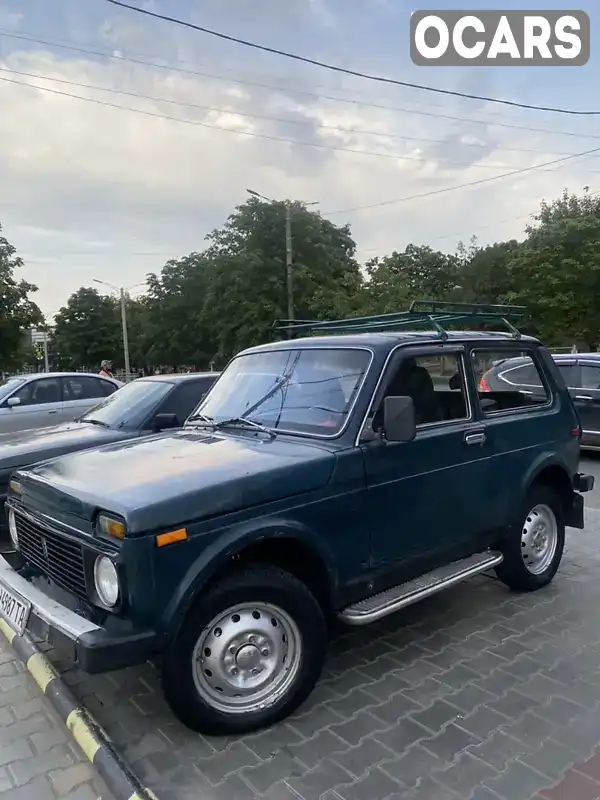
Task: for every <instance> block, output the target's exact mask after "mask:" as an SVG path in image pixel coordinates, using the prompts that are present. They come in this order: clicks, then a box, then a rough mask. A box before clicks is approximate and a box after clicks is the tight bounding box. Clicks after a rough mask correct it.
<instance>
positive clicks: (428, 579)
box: [338, 550, 504, 625]
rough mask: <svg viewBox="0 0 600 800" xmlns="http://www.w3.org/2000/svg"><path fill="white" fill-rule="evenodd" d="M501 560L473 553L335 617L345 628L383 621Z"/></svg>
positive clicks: (499, 555) (490, 553) (492, 554)
mask: <svg viewBox="0 0 600 800" xmlns="http://www.w3.org/2000/svg"><path fill="white" fill-rule="evenodd" d="M503 560H504V556H503V555H502V553H497V552H493V551H490V550H487V551H486V552H484V553H476V554H475V555H473V556H469V557H468V558H463V559H462V560H461V561H454V562H453V563H452V564H446V565H445V566H443V567H439V568H438V569H434V570H432V571H431V572H426V573H425V574H424V575H421V576H420V577H418V578H414V579H413V580H412V581H407V583H401V584H400V585H399V586H392V587H391V589H386V590H385V591H384V592H379V594H375V595H373V596H372V597H367V598H365V599H364V600H359V601H358V603H353V605H351V606H347V607H346V608H345V609H344V610H343V611H341V612H340V613H339V615H338V616H339V618H340V620H342V622H345V623H346V624H347V625H368V624H369V623H371V622H376V621H377V620H378V619H382V618H383V617H387V616H388V614H394V613H395V612H396V611H400V609H401V608H405V607H406V606H410V605H412V604H413V603H417V602H418V601H419V600H423V599H424V598H425V597H429V596H430V595H432V594H437V592H441V591H442V589H447V588H448V587H450V586H454V585H455V584H456V583H460V582H461V581H464V580H466V579H467V578H472V577H473V576H474V575H478V574H479V573H480V572H485V571H486V570H488V569H491V568H492V567H496V566H498V564H501V563H502V561H503Z"/></svg>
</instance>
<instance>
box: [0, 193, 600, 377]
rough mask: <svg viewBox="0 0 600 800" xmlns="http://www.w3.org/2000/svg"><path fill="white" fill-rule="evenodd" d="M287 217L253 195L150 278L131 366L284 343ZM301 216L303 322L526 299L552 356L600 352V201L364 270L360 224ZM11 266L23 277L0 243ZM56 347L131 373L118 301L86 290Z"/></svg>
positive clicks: (550, 209) (296, 268)
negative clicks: (578, 350) (511, 234)
mask: <svg viewBox="0 0 600 800" xmlns="http://www.w3.org/2000/svg"><path fill="white" fill-rule="evenodd" d="M286 206H287V202H281V203H270V202H263V201H261V200H259V199H257V198H252V199H251V200H249V201H248V202H247V203H244V204H242V205H240V206H238V207H237V208H236V209H235V210H234V212H233V213H232V214H231V215H230V217H229V218H228V220H227V221H226V223H225V224H224V225H223V226H222V227H221V228H219V229H217V230H215V231H213V232H212V233H211V234H209V235H208V236H207V237H206V244H205V247H204V248H203V249H201V250H200V251H198V252H193V253H190V254H189V255H187V256H184V257H183V258H179V259H172V260H170V261H168V262H167V263H166V264H165V266H164V267H163V268H162V270H161V271H160V273H159V274H151V275H149V276H148V278H147V283H148V289H147V293H146V296H145V297H144V298H143V299H142V300H138V301H134V300H131V299H129V300H128V301H127V318H128V331H129V345H130V355H131V364H132V366H134V367H137V368H139V367H141V366H144V365H162V366H166V365H170V366H172V367H174V366H177V365H180V364H196V365H197V366H199V367H200V368H207V367H208V366H209V364H210V363H211V362H212V363H215V364H216V366H217V367H222V366H224V364H225V363H226V362H227V360H228V359H229V358H230V357H231V356H232V355H234V354H235V353H236V352H237V351H239V350H241V349H243V348H246V347H250V346H253V345H256V344H260V343H261V342H265V341H269V340H272V339H273V338H275V337H276V336H277V335H278V334H276V332H275V331H274V329H273V321H274V320H275V319H277V318H285V317H287V284H286V241H285V219H286ZM289 208H290V212H291V227H292V244H293V247H292V251H293V271H292V275H293V289H294V306H295V316H296V318H297V319H327V318H332V317H348V316H354V315H356V316H360V315H363V314H377V313H389V312H393V311H399V310H403V309H405V308H407V306H408V305H409V303H410V302H411V301H412V300H414V299H433V300H448V301H450V300H454V301H463V302H473V303H502V302H516V303H519V304H523V305H525V306H527V308H528V309H529V319H528V321H527V325H528V331H529V332H532V333H535V334H537V335H539V336H540V337H541V338H542V339H543V340H544V341H545V342H546V343H548V344H549V345H571V344H572V343H573V342H574V341H578V342H579V343H585V344H586V345H587V346H588V347H590V348H594V347H596V346H597V345H598V344H600V315H599V314H598V313H597V309H598V306H599V304H600V196H598V197H597V196H594V195H591V194H589V193H588V192H584V194H583V195H582V196H576V195H570V194H568V192H566V191H565V192H563V194H562V195H561V196H560V197H559V198H558V199H557V200H555V201H554V202H551V203H547V202H544V203H542V205H541V208H540V210H539V213H538V214H537V215H535V216H533V221H532V224H531V225H530V226H529V227H528V228H527V229H526V236H525V239H524V241H522V242H518V241H517V240H514V239H513V240H510V241H505V242H496V243H495V244H492V245H488V246H486V247H480V246H478V244H477V241H476V239H475V238H473V239H471V240H470V242H469V243H468V244H467V245H465V244H463V243H459V245H458V248H457V250H456V252H455V253H443V252H440V251H438V250H434V249H433V248H431V247H428V246H423V245H414V244H410V245H408V246H407V247H406V248H405V249H404V250H403V251H394V252H392V253H391V254H390V255H388V256H384V257H382V258H375V259H373V260H371V261H369V262H368V263H367V264H365V266H364V267H363V268H362V269H361V267H360V265H359V263H358V261H357V260H356V245H355V243H354V240H353V239H352V236H351V232H350V228H349V226H348V225H343V226H338V225H335V224H334V223H333V222H330V221H329V220H327V219H324V218H323V217H322V216H321V215H320V214H319V213H318V212H314V211H311V210H309V209H307V208H306V206H305V205H303V204H302V203H295V202H290V203H289ZM7 248H8V249H7ZM2 253H4V255H2ZM7 259H8V260H7ZM10 259H12V261H10ZM6 264H12V269H13V270H14V269H15V268H16V267H17V266H20V262H19V260H18V259H16V258H15V255H14V250H11V249H10V246H9V245H8V244H7V243H6V242H5V240H1V239H0V265H6ZM3 268H4V270H5V271H6V266H4V267H3ZM0 280H2V272H0ZM20 291H21V298H22V300H21V303H25V302H29V301H26V300H25V299H23V298H26V297H27V292H28V291H32V288H31V287H29V286H28V285H27V284H21V290H20ZM13 307H14V306H13ZM21 307H22V308H28V306H26V305H25V306H21ZM33 308H35V307H33ZM23 319H25V317H23ZM2 320H3V317H2V314H1V313H0V326H1V325H2ZM17 330H19V328H18V327H17ZM21 330H22V328H21ZM0 331H1V327H0ZM3 344H4V339H3V338H2V339H0V348H3ZM11 347H12V345H11ZM53 349H54V351H57V352H58V353H59V355H60V362H59V363H60V364H61V365H62V366H64V367H77V366H87V367H90V368H93V367H96V366H97V365H98V364H99V363H100V361H101V360H102V359H103V358H113V359H114V361H115V364H116V365H117V366H119V365H121V364H122V360H123V359H122V351H123V345H122V334H121V318H120V309H119V306H118V301H117V300H116V299H113V298H110V297H101V296H100V295H99V294H98V293H97V292H95V291H94V290H93V289H86V288H82V289H80V290H79V291H78V292H76V293H75V294H74V295H72V296H71V297H70V298H69V301H68V303H67V305H66V307H65V308H64V309H61V312H60V314H59V316H58V318H57V329H56V336H55V342H54V343H53ZM2 352H3V349H0V353H2ZM11 352H15V348H14V347H13V349H12V350H11Z"/></svg>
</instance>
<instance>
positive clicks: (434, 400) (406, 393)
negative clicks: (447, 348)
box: [372, 353, 470, 431]
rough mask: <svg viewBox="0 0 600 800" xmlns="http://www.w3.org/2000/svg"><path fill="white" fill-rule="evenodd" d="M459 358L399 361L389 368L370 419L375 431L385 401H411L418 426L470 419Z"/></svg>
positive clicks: (403, 358)
mask: <svg viewBox="0 0 600 800" xmlns="http://www.w3.org/2000/svg"><path fill="white" fill-rule="evenodd" d="M463 366H464V365H463V363H462V358H461V356H460V355H459V354H457V353H450V354H447V355H443V356H440V355H437V354H431V355H429V354H424V355H422V356H412V355H410V356H408V357H402V358H401V359H400V360H399V362H398V363H397V365H396V366H395V367H392V372H391V375H390V379H389V382H388V383H387V385H386V388H385V391H384V394H383V396H382V398H381V402H380V403H378V406H377V411H376V413H375V414H374V416H373V418H372V426H373V429H374V430H376V431H377V430H378V429H379V428H380V426H381V424H382V422H383V401H384V399H385V398H386V397H410V398H412V401H413V404H414V407H415V419H416V423H417V426H422V425H435V424H440V423H448V422H456V421H459V420H467V419H469V418H470V409H469V403H468V399H467V392H466V387H465V378H464V374H465V373H464V368H463Z"/></svg>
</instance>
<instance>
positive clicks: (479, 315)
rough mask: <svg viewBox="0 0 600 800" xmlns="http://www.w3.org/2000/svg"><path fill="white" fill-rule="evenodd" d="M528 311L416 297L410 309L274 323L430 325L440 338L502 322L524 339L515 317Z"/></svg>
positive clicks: (369, 327)
mask: <svg viewBox="0 0 600 800" xmlns="http://www.w3.org/2000/svg"><path fill="white" fill-rule="evenodd" d="M525 310H526V309H525V307H524V306H509V305H490V304H488V305H478V304H475V303H445V302H443V301H439V300H413V302H412V303H411V304H410V307H409V309H408V311H398V312H396V313H393V314H376V315H374V316H370V317H349V318H347V319H334V320H325V321H323V320H306V319H302V320H289V319H278V320H276V321H275V323H274V328H275V329H276V330H280V331H283V330H286V331H288V335H290V336H292V335H294V334H297V333H303V334H328V333H386V332H393V331H401V330H402V329H403V328H404V329H406V330H410V329H411V328H419V327H422V326H427V327H429V329H433V330H435V331H436V333H437V334H438V336H439V338H440V339H447V338H448V329H447V327H448V326H450V325H452V326H453V325H457V324H462V325H490V324H492V323H499V324H501V325H502V326H503V327H504V332H508V333H510V334H511V335H512V336H513V337H514V338H515V339H520V338H521V332H520V331H519V330H518V328H516V327H515V325H513V320H517V319H521V318H522V317H523V316H524V314H525Z"/></svg>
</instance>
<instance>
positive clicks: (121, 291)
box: [93, 278, 144, 383]
mask: <svg viewBox="0 0 600 800" xmlns="http://www.w3.org/2000/svg"><path fill="white" fill-rule="evenodd" d="M93 280H94V283H101V284H102V285H103V286H108V287H109V289H114V291H115V292H117V294H118V295H119V298H120V301H121V324H122V326H123V355H124V357H125V382H126V383H129V380H130V378H131V368H130V365H129V339H128V337H127V306H126V303H125V293H126V291H127V290H126V289H125V288H124V287H123V286H113V284H112V283H107V281H101V280H98V278H94V279H93ZM143 285H144V284H141V283H136V284H135V286H143ZM135 286H130V287H129V288H130V289H134V288H135Z"/></svg>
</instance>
